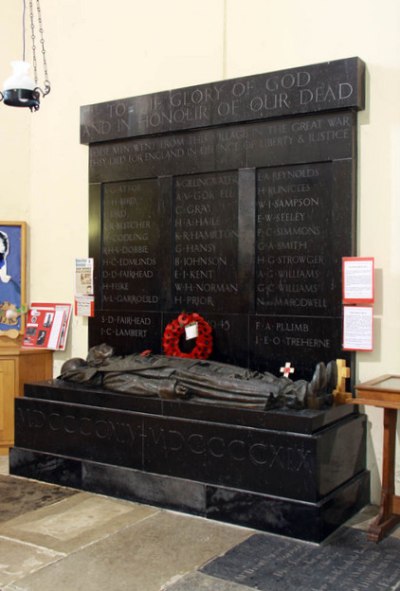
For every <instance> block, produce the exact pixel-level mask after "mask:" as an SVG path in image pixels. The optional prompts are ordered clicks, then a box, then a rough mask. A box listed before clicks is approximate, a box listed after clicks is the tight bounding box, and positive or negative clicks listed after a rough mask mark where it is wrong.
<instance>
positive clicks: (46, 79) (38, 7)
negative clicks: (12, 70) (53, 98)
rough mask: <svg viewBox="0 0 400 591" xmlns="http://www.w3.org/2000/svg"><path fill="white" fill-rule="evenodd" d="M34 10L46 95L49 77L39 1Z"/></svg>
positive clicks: (48, 90) (48, 87)
mask: <svg viewBox="0 0 400 591" xmlns="http://www.w3.org/2000/svg"><path fill="white" fill-rule="evenodd" d="M36 8H37V14H38V23H39V33H40V44H41V46H42V59H43V71H44V85H45V93H46V91H47V92H50V81H49V75H48V73H47V60H46V49H45V47H44V34H43V22H42V13H41V11H40V2H39V0H36Z"/></svg>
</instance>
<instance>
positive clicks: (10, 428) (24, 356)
mask: <svg viewBox="0 0 400 591" xmlns="http://www.w3.org/2000/svg"><path fill="white" fill-rule="evenodd" d="M52 376H53V352H52V351H48V350H46V349H24V348H23V347H21V343H20V342H19V341H18V340H16V341H13V340H11V339H9V338H7V337H3V338H0V455H7V454H8V450H9V448H10V447H12V446H13V445H14V399H15V398H16V397H17V396H23V393H24V384H26V383H32V382H39V381H42V380H47V379H50V378H52Z"/></svg>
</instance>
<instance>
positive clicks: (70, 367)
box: [61, 357, 87, 375]
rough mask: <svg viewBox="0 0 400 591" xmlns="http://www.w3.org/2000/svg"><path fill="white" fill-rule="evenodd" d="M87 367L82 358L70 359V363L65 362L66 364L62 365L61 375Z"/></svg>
mask: <svg viewBox="0 0 400 591" xmlns="http://www.w3.org/2000/svg"><path fill="white" fill-rule="evenodd" d="M86 366H87V363H86V361H85V360H84V359H81V357H73V358H72V359H68V361H65V363H63V364H62V366H61V375H63V374H65V373H68V372H70V371H75V370H76V369H79V368H81V367H86Z"/></svg>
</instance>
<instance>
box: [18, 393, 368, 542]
mask: <svg viewBox="0 0 400 591" xmlns="http://www.w3.org/2000/svg"><path fill="white" fill-rule="evenodd" d="M365 441H366V420H365V416H364V415H360V414H359V413H358V410H356V409H354V408H353V407H352V406H341V407H336V408H331V409H328V410H326V411H313V410H306V411H301V412H294V411H269V412H259V411H248V410H242V409H237V408H235V409H233V408H221V407H215V406H208V405H203V404H194V403H190V402H178V401H161V400H158V399H146V398H140V397H135V396H130V395H123V394H122V395H121V394H113V393H111V392H105V391H102V390H95V389H88V388H82V387H77V385H76V384H74V385H73V386H71V385H70V384H64V383H62V382H59V381H50V382H43V383H41V384H35V385H30V386H27V387H26V391H25V397H24V398H18V399H17V400H16V426H15V448H14V449H13V450H12V452H11V455H10V472H11V473H12V474H16V475H20V476H26V477H31V478H36V479H39V480H45V481H48V482H53V483H57V484H62V485H67V486H72V487H76V488H80V489H83V490H88V491H93V492H99V493H104V494H107V495H110V496H116V497H120V498H126V499H131V500H135V501H140V502H145V503H150V504H154V505H159V506H162V507H167V508H171V509H176V510H180V511H185V512H190V513H195V514H197V515H201V516H204V517H209V518H212V519H217V520H221V521H226V522H230V523H236V524H240V525H244V526H250V527H254V528H258V529H261V530H264V531H270V532H275V533H279V534H282V535H286V536H291V537H296V538H301V539H305V540H310V541H314V542H319V541H321V540H323V539H324V538H325V537H326V536H327V535H329V534H330V533H331V532H332V531H333V530H334V529H335V528H337V527H338V526H339V525H341V524H342V523H343V522H344V521H346V520H347V519H348V518H349V517H350V516H351V515H352V514H354V513H355V512H356V511H358V510H359V509H360V508H362V507H363V506H364V505H365V504H367V503H368V501H369V474H368V472H367V471H366V469H365V456H366V444H365Z"/></svg>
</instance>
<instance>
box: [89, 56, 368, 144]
mask: <svg viewBox="0 0 400 591" xmlns="http://www.w3.org/2000/svg"><path fill="white" fill-rule="evenodd" d="M363 71H364V64H363V63H362V62H361V61H360V60H358V59H357V58H351V59H348V60H337V61H335V62H330V63H326V64H316V65H311V66H306V67H303V68H295V69H291V70H283V71H280V72H273V73H267V74H259V75H257V76H251V77H246V78H236V79H232V80H224V81H220V82H214V83H211V84H204V85H201V86H193V87H189V88H183V89H177V90H172V91H169V92H160V93H156V94H151V95H147V96H141V97H133V98H128V99H125V100H119V101H112V102H109V103H106V104H99V105H90V106H85V107H82V110H81V136H82V142H83V143H91V142H95V141H98V140H100V141H104V140H106V139H117V138H122V137H128V136H131V137H134V136H139V135H146V134H153V133H160V132H165V131H174V130H178V129H185V128H194V127H206V126H209V125H212V124H213V125H224V124H227V123H233V122H236V123H237V122H241V121H245V120H255V119H261V118H268V117H278V116H282V115H283V116H287V115H294V114H297V113H305V112H315V111H321V110H334V109H340V108H352V107H356V108H362V105H363V102H364V88H363V87H362V86H361V85H359V80H360V79H361V73H362V72H363Z"/></svg>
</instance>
